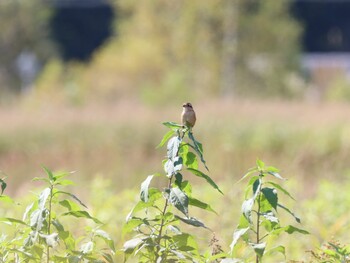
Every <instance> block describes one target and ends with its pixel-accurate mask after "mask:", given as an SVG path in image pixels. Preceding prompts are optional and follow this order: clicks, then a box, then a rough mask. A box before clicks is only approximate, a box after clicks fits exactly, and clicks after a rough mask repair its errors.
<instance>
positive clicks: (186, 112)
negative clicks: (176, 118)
mask: <svg viewBox="0 0 350 263" xmlns="http://www.w3.org/2000/svg"><path fill="white" fill-rule="evenodd" d="M182 107H183V111H182V114H181V121H182V125H184V126H186V127H188V128H192V127H193V126H194V124H195V123H196V113H195V112H194V110H193V107H192V104H191V103H189V102H187V103H184V104H182Z"/></svg>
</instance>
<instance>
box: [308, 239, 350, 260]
mask: <svg viewBox="0 0 350 263" xmlns="http://www.w3.org/2000/svg"><path fill="white" fill-rule="evenodd" d="M310 252H311V255H312V256H313V258H315V259H316V262H321V263H333V262H334V263H336V262H339V263H346V262H350V245H347V246H346V245H342V244H340V243H339V242H338V241H331V242H328V243H327V244H325V245H324V246H323V247H322V248H321V249H319V251H317V252H315V251H310Z"/></svg>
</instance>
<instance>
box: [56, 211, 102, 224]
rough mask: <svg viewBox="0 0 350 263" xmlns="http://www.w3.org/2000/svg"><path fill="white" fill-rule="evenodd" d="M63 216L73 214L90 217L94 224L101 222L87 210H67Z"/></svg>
mask: <svg viewBox="0 0 350 263" xmlns="http://www.w3.org/2000/svg"><path fill="white" fill-rule="evenodd" d="M63 216H74V217H79V218H86V219H91V220H92V221H94V222H95V223H96V224H101V225H102V224H103V223H102V222H101V221H100V220H98V219H97V218H95V217H92V216H91V215H90V214H89V213H88V212H87V211H69V212H67V213H64V214H63Z"/></svg>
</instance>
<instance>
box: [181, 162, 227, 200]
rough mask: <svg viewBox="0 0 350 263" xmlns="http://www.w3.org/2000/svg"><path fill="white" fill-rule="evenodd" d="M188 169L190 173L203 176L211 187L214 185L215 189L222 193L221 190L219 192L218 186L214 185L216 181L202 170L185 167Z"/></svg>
mask: <svg viewBox="0 0 350 263" xmlns="http://www.w3.org/2000/svg"><path fill="white" fill-rule="evenodd" d="M187 170H188V171H190V172H191V173H193V174H194V175H196V176H198V177H201V178H204V179H205V180H206V181H207V182H208V183H209V184H210V185H211V186H212V187H214V188H215V189H216V190H218V191H219V192H220V193H221V194H223V192H221V190H220V188H219V187H218V186H217V185H216V183H215V182H214V181H213V180H212V179H211V178H210V176H208V175H206V174H204V173H203V172H201V171H199V170H196V169H193V168H187Z"/></svg>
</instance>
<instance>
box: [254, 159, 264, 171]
mask: <svg viewBox="0 0 350 263" xmlns="http://www.w3.org/2000/svg"><path fill="white" fill-rule="evenodd" d="M256 166H257V168H258V170H259V171H262V170H264V168H265V163H264V162H263V161H261V160H259V159H258V160H256Z"/></svg>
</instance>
